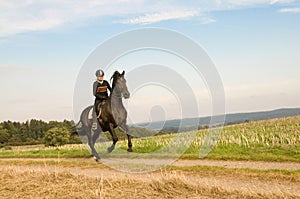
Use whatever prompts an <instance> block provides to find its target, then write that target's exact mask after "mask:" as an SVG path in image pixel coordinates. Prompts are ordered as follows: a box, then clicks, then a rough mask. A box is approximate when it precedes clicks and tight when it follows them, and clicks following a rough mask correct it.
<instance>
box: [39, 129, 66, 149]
mask: <svg viewBox="0 0 300 199" xmlns="http://www.w3.org/2000/svg"><path fill="white" fill-rule="evenodd" d="M69 140H70V132H69V131H68V130H67V129H66V128H63V127H53V128H51V129H49V130H48V131H47V132H46V133H45V137H44V144H45V146H61V145H64V144H67V143H68V142H69Z"/></svg>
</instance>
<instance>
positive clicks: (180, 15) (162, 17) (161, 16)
mask: <svg viewBox="0 0 300 199" xmlns="http://www.w3.org/2000/svg"><path fill="white" fill-rule="evenodd" d="M197 15H198V12H197V11H193V10H190V11H172V12H163V13H153V14H146V15H144V16H139V17H136V18H132V19H127V20H123V21H121V23H124V24H149V23H155V22H160V21H166V20H170V19H186V18H190V17H194V16H197Z"/></svg>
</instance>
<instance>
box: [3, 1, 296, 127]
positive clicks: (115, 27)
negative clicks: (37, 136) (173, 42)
mask: <svg viewBox="0 0 300 199" xmlns="http://www.w3.org/2000/svg"><path fill="white" fill-rule="evenodd" d="M150 27H152V28H153V27H154V28H163V29H168V30H172V31H176V32H178V33H180V34H183V35H185V36H186V37H188V38H190V39H192V40H193V41H195V42H196V43H198V44H199V45H200V46H201V47H202V48H203V49H204V50H205V51H206V53H207V54H208V56H209V57H210V58H211V60H212V61H213V63H214V65H215V67H216V69H217V71H218V73H219V75H220V77H221V80H222V83H223V87H224V93H225V104H226V113H236V112H252V111H264V110H272V109H277V108H293V107H300V100H299V99H300V92H299V90H300V78H299V74H300V56H299V52H300V38H299V35H300V1H297V0H240V1H235V0H203V1H192V0H188V1H179V0H174V1H150V0H115V1H110V0H102V1H101V0H100V1H96V0H86V1H80V0H76V1H74V0H72V1H71V0H60V1H58V0H43V1H38V0H23V1H17V0H1V1H0V92H1V98H0V110H1V112H0V121H4V120H12V121H26V120H29V119H32V118H35V119H42V120H45V121H49V120H64V119H75V120H77V119H78V116H76V114H77V113H74V106H73V105H74V90H76V88H75V85H76V82H77V77H78V75H79V74H80V72H81V71H82V70H81V69H82V66H83V65H84V63H85V61H86V59H87V58H88V57H89V55H90V54H91V53H92V52H93V51H94V50H95V49H96V48H97V47H98V46H99V45H101V44H102V43H103V42H105V41H107V40H108V39H111V38H113V37H114V36H116V35H119V34H121V33H124V32H128V31H131V30H136V29H141V28H150ZM126 42H128V41H124V43H125V44H126ZM149 56H150V57H149ZM151 60H154V62H155V64H157V63H159V64H162V63H163V64H165V65H172V66H174V67H175V68H174V70H177V71H181V70H184V69H183V68H184V67H186V68H187V67H189V66H188V65H186V63H183V62H182V60H179V59H177V58H174V57H172V56H171V55H170V54H166V53H164V52H162V53H159V52H152V51H144V52H135V53H132V54H130V55H128V56H127V57H123V58H121V59H119V60H117V61H116V62H115V63H114V64H115V66H114V68H115V69H118V70H120V71H122V70H125V71H127V72H129V74H130V71H131V70H132V66H136V67H137V66H141V65H143V64H151ZM130 67H131V68H130ZM129 74H128V76H129V77H130V75H129ZM111 75H112V71H107V75H106V78H107V79H109V77H110V76H111ZM189 75H190V76H189ZM184 77H185V79H186V81H188V83H189V84H190V85H191V87H192V88H193V91H195V95H196V100H197V104H198V109H199V114H196V115H195V114H190V115H189V114H187V115H184V117H194V116H206V115H210V114H211V109H212V105H211V96H210V94H209V93H210V92H209V89H208V88H207V87H206V86H205V82H204V81H203V79H200V80H197V81H199V82H201V83H200V84H201V85H200V84H197V86H194V85H193V74H192V73H188V72H187V73H186V74H184ZM189 77H191V78H189ZM94 80H95V78H94V76H93V74H91V76H90V78H89V79H87V80H86V81H87V82H89V83H90V84H92V82H93V81H94ZM127 81H128V82H130V79H127ZM157 85H158V84H153V85H148V86H145V87H143V88H144V90H143V89H137V90H134V89H133V88H131V87H130V83H129V86H128V89H129V91H130V92H131V94H132V95H131V98H130V99H129V100H127V101H126V100H124V103H125V104H126V108H127V110H128V112H129V117H130V121H131V122H143V121H149V120H162V119H175V118H179V117H182V115H181V112H182V110H181V108H182V106H181V104H180V103H178V100H177V99H176V93H175V95H174V94H172V92H169V91H168V90H167V89H164V88H163V87H161V86H159V85H158V86H157ZM91 87H92V85H91ZM87 89H90V88H87ZM131 89H132V90H131ZM149 91H153V92H151V93H153V94H151V95H149V94H148V95H147V93H149ZM89 92H90V95H91V96H85V98H87V99H89V100H87V101H84V102H83V103H82V104H83V105H82V107H84V106H85V105H89V104H92V103H93V96H92V91H89ZM174 96H175V97H174ZM75 100H76V99H75ZM82 107H80V108H82ZM76 108H77V107H76Z"/></svg>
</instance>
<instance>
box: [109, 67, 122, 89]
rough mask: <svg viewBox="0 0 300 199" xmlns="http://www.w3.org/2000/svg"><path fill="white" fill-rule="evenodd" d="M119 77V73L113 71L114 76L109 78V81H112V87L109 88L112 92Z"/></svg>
mask: <svg viewBox="0 0 300 199" xmlns="http://www.w3.org/2000/svg"><path fill="white" fill-rule="evenodd" d="M120 75H121V74H120V73H119V71H115V72H114V74H113V75H112V76H111V78H110V80H111V79H112V80H113V83H112V87H111V89H112V90H113V89H114V87H115V86H116V83H117V79H118V77H120Z"/></svg>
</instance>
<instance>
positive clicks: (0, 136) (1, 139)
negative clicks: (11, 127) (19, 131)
mask: <svg viewBox="0 0 300 199" xmlns="http://www.w3.org/2000/svg"><path fill="white" fill-rule="evenodd" d="M8 139H9V133H8V131H7V130H6V129H1V128H0V144H6V143H7V141H8Z"/></svg>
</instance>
